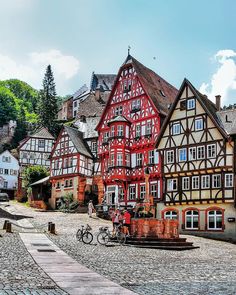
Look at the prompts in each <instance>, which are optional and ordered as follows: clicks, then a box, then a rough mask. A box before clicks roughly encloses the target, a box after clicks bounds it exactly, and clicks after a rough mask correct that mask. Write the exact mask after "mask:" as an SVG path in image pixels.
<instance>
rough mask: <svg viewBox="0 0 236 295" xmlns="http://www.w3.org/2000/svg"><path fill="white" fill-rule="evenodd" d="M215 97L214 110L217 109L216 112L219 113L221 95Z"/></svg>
mask: <svg viewBox="0 0 236 295" xmlns="http://www.w3.org/2000/svg"><path fill="white" fill-rule="evenodd" d="M215 97H216V103H215V105H216V109H217V111H220V99H221V95H216V96H215Z"/></svg>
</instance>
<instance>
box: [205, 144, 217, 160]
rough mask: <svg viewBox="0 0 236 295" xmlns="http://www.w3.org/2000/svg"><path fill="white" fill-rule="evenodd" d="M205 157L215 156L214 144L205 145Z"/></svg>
mask: <svg viewBox="0 0 236 295" xmlns="http://www.w3.org/2000/svg"><path fill="white" fill-rule="evenodd" d="M207 157H208V158H215V157H216V145H215V144H209V145H208V146H207Z"/></svg>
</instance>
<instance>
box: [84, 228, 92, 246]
mask: <svg viewBox="0 0 236 295" xmlns="http://www.w3.org/2000/svg"><path fill="white" fill-rule="evenodd" d="M92 240H93V235H92V234H91V233H90V232H88V231H87V232H85V233H84V234H83V235H82V241H83V242H84V243H85V244H91V242H92Z"/></svg>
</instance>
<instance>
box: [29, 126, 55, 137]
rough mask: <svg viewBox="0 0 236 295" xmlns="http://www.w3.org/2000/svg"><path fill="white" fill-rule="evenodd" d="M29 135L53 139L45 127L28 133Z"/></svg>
mask: <svg viewBox="0 0 236 295" xmlns="http://www.w3.org/2000/svg"><path fill="white" fill-rule="evenodd" d="M29 137H37V138H45V139H54V137H53V136H52V134H51V133H50V132H49V131H48V129H47V128H45V127H42V128H40V129H38V130H37V131H36V132H35V133H33V134H31V135H29Z"/></svg>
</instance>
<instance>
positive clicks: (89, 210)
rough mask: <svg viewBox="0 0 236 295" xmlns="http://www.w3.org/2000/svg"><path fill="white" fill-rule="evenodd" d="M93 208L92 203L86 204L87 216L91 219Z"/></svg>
mask: <svg viewBox="0 0 236 295" xmlns="http://www.w3.org/2000/svg"><path fill="white" fill-rule="evenodd" d="M93 210H94V206H93V201H92V200H90V201H89V203H88V215H89V217H90V218H91V217H92V214H93Z"/></svg>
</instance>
